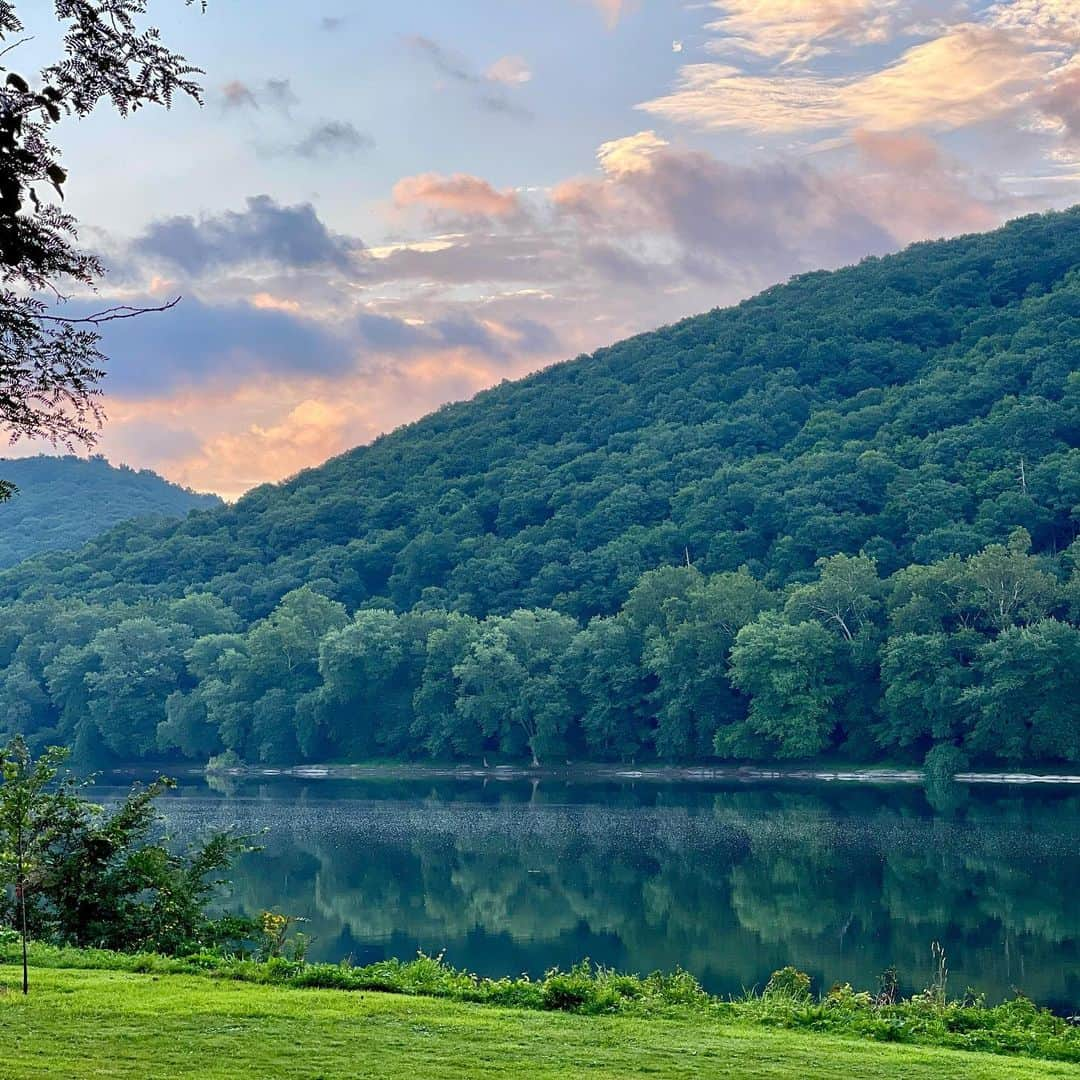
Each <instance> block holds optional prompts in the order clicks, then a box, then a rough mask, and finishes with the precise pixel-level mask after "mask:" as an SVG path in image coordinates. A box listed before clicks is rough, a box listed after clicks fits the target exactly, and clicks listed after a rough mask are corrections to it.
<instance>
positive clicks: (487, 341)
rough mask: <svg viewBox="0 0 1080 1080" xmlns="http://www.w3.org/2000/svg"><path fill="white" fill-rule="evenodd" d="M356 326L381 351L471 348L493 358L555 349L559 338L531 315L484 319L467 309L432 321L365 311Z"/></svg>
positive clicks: (430, 350) (365, 342)
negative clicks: (522, 317)
mask: <svg viewBox="0 0 1080 1080" xmlns="http://www.w3.org/2000/svg"><path fill="white" fill-rule="evenodd" d="M356 326H357V329H358V331H359V335H360V340H361V341H362V342H363V344H364V345H365V346H367V347H368V348H370V349H372V350H374V351H376V352H378V353H380V354H384V355H385V354H394V355H397V354H409V353H416V352H425V353H428V354H432V353H438V352H441V351H444V350H448V349H468V350H471V351H472V352H474V353H478V354H481V355H483V356H486V357H490V358H492V359H496V360H498V359H502V360H505V359H509V358H510V357H511V356H514V355H530V354H535V353H540V352H551V351H553V350H554V349H556V348H557V347H558V338H557V337H556V336H555V334H554V333H553V331H552V330H551V329H550V327H547V326H544V325H542V324H541V323H538V322H535V321H534V320H531V319H521V318H519V319H512V320H509V321H506V322H498V321H496V320H493V319H480V318H476V317H475V316H473V315H471V314H469V313H468V312H464V311H456V312H451V313H450V314H447V315H443V316H441V317H438V318H435V319H432V320H430V321H417V320H411V321H408V320H405V319H399V318H394V317H392V316H387V315H378V314H372V313H369V312H365V313H363V314H361V315H360V316H358V318H357V320H356Z"/></svg>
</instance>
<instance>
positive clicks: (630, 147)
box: [596, 131, 668, 176]
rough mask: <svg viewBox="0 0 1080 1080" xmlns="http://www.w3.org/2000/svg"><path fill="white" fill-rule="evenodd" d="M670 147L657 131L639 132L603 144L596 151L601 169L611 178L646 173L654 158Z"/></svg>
mask: <svg viewBox="0 0 1080 1080" xmlns="http://www.w3.org/2000/svg"><path fill="white" fill-rule="evenodd" d="M667 146H668V143H667V141H666V140H665V139H661V138H660V137H659V136H658V135H657V134H656V132H655V131H639V132H638V133H637V134H636V135H628V136H626V138H623V139H612V140H611V141H610V142H606V143H601V144H600V149H599V150H597V151H596V158H597V160H598V161H599V162H600V167H601V168H602V169H603V170H604V172H606V173H608V174H609V175H611V176H625V175H626V174H627V173H635V172H644V171H647V170H648V169H649V168H650V167H651V162H652V158H653V157H654V156H655V155H656V154H658V153H660V151H661V150H664V149H665V148H666V147H667Z"/></svg>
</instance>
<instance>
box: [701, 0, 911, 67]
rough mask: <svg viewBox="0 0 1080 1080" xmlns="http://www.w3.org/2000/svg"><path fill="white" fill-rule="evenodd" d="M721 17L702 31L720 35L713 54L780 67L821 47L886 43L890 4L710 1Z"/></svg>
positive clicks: (872, 0) (885, 0) (886, 0)
mask: <svg viewBox="0 0 1080 1080" xmlns="http://www.w3.org/2000/svg"><path fill="white" fill-rule="evenodd" d="M712 6H713V7H714V8H717V9H719V10H720V11H721V12H722V13H723V15H722V17H721V18H719V19H717V20H715V21H714V22H711V23H708V24H707V25H706V30H709V31H712V32H714V33H720V34H722V35H723V38H722V40H720V41H716V42H713V43H712V45H711V48H712V49H713V51H732V50H745V51H746V52H750V53H753V54H755V55H757V56H762V57H768V58H770V59H781V60H782V62H784V63H792V62H795V61H797V60H804V59H808V58H809V57H810V56H812V55H814V53H815V52H817V51H819V50H821V48H822V47H823V46H822V43H824V42H832V41H836V40H844V41H848V42H855V43H859V44H866V43H869V42H881V41H885V40H887V39H888V37H889V35H890V31H891V30H892V24H893V17H894V15H895V14H896V9H897V7H898V6H899V5H898V4H897V2H896V0H714V2H713V3H712Z"/></svg>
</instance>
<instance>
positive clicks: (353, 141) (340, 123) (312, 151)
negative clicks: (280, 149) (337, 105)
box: [288, 120, 375, 158]
mask: <svg viewBox="0 0 1080 1080" xmlns="http://www.w3.org/2000/svg"><path fill="white" fill-rule="evenodd" d="M374 145H375V140H374V139H373V138H372V137H371V136H370V135H368V134H367V133H366V132H363V131H358V130H357V128H356V127H355V125H353V124H351V123H350V122H349V121H347V120H324V121H323V122H322V123H320V124H316V125H315V127H313V128H312V129H311V130H310V131H309V132H308V133H307V134H306V135H304V136H303V137H302V138H301V139H299V140H297V141H296V142H295V143H293V144H291V145H290V146H289V148H288V149H289V151H290V152H291V153H293V154H295V155H296V156H297V157H302V158H322V157H330V156H333V155H337V154H359V153H363V152H364V151H365V150H370V149H371V148H372V147H373V146H374Z"/></svg>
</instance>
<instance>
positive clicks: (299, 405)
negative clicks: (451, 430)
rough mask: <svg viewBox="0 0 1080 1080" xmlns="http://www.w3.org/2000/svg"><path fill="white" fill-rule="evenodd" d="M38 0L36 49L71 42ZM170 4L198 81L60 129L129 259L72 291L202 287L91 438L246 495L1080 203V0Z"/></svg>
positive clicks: (110, 339)
mask: <svg viewBox="0 0 1080 1080" xmlns="http://www.w3.org/2000/svg"><path fill="white" fill-rule="evenodd" d="M21 6H22V8H23V9H24V10H23V11H22V12H20V14H22V16H23V18H24V21H25V22H26V23H27V24H28V25H27V29H28V32H29V33H30V34H31V35H32V36H33V40H31V41H29V42H27V43H26V44H24V45H22V46H20V47H19V49H18V50H16V52H15V53H13V54H12V55H9V56H8V57H6V58H5V62H6V63H8V64H10V66H11V67H12V68H14V69H16V70H20V65H21V67H22V68H23V69H26V68H31V67H33V66H34V65H35V64H40V62H42V61H43V60H45V59H48V58H51V57H52V55H53V52H54V51H55V48H56V29H55V25H50V22H49V18H48V15H49V10H48V8H49V7H51V5H45V4H43V3H42V4H37V3H27V2H26V0H23V3H22V5H21ZM149 10H150V21H151V22H152V23H153V24H154V25H157V26H159V27H160V28H161V31H162V36H163V39H164V40H165V41H166V43H167V44H169V45H170V46H171V47H173V48H174V49H177V50H179V51H180V52H182V53H184V54H185V55H186V56H187V57H188V58H189V59H190V60H191V61H192V62H193V63H195V64H197V65H198V66H200V67H201V68H203V69H204V72H205V74H204V75H203V76H202V82H203V85H204V88H205V103H204V104H203V105H202V106H201V107H200V106H198V105H196V104H194V103H192V102H189V101H177V102H176V104H175V106H174V108H173V109H172V110H171V111H168V112H166V111H164V110H154V109H146V110H142V111H139V112H137V113H136V114H134V115H133V116H131V117H128V118H120V117H118V116H116V115H115V114H111V113H109V112H107V111H105V110H99V111H98V112H97V113H95V114H93V115H92V116H91V117H90V118H88V119H84V120H79V121H65V122H64V123H63V124H62V125H61V127H60V129H59V131H58V139H57V141H58V142H59V144H60V145H61V147H62V148H63V151H64V161H65V164H66V166H67V167H68V169H69V172H70V179H69V181H68V184H67V190H66V205H67V208H68V209H69V210H71V211H72V212H73V213H75V214H76V215H77V216H78V218H79V219H80V221H81V223H82V233H81V235H82V241H83V242H84V243H85V244H86V245H87V246H88V247H91V248H93V249H94V250H96V251H98V252H99V253H100V254H101V255H102V256H103V258H104V261H105V263H106V265H107V266H108V268H109V272H108V275H107V277H106V278H105V280H104V281H103V282H102V284H101V286H100V289H99V295H98V296H97V297H85V296H75V297H73V298H72V300H71V305H72V308H73V310H77V309H80V308H81V309H85V308H86V307H87V306H90V307H100V306H105V305H106V304H108V303H115V302H122V303H146V304H159V303H162V302H164V301H166V300H169V299H172V298H173V297H175V296H181V297H182V298H183V299H182V301H181V303H180V304H179V305H178V306H177V307H175V308H173V309H172V310H170V311H168V312H164V313H161V314H149V315H145V316H143V317H140V318H138V319H135V320H129V321H125V322H123V323H117V324H113V325H112V326H110V327H109V328H108V331H107V334H106V340H105V348H106V352H107V353H108V355H109V356H110V364H109V375H108V378H107V380H106V382H105V387H104V389H105V392H106V397H105V402H104V404H105V409H106V412H107V415H108V419H107V422H106V425H105V427H104V429H103V431H102V435H101V439H100V443H99V446H98V448H97V449H98V450H99V451H100V452H102V453H104V454H106V455H107V456H108V457H109V458H110V460H112V461H114V462H125V463H127V464H130V465H133V466H136V467H150V468H153V469H155V470H157V471H158V472H160V473H162V474H163V475H165V476H167V477H168V478H170V479H172V480H175V481H177V482H179V483H182V484H185V485H188V486H191V487H194V488H196V489H198V490H205V491H215V492H218V493H219V494H221V495H223V496H224V497H226V498H235V497H236V496H238V495H239V494H241V493H242V492H243V491H245V490H246V489H248V488H250V487H252V486H254V485H256V484H258V483H262V482H265V481H275V480H280V479H282V478H284V477H286V476H289V475H291V474H293V473H295V472H297V471H298V470H299V469H301V468H305V467H307V466H310V465H316V464H318V463H320V462H322V461H324V460H325V459H326V458H328V457H330V456H332V455H334V454H337V453H340V452H342V451H344V450H347V449H349V448H350V447H352V446H355V445H358V444H360V443H364V442H367V441H370V440H371V439H372V438H374V437H375V436H377V435H378V434H380V433H381V432H384V431H388V430H390V429H392V428H394V427H396V426H398V425H399V424H402V423H405V422H408V421H410V420H414V419H416V418H418V417H419V416H422V415H424V414H425V413H428V412H430V411H431V410H433V409H435V408H437V407H438V406H439V405H440V404H442V403H444V402H447V401H454V400H460V399H463V398H467V397H470V396H472V395H473V394H474V393H476V392H477V391H478V390H481V389H483V388H485V387H488V386H491V385H493V384H495V383H498V382H500V381H501V380H503V379H512V378H516V377H519V376H522V375H524V374H527V373H529V372H532V371H535V370H537V369H539V368H542V367H544V366H546V365H548V364H551V363H553V362H556V361H559V360H563V359H567V358H569V357H572V356H575V355H578V354H580V353H583V352H588V351H591V350H592V349H595V348H597V347H599V346H601V345H604V344H608V343H611V342H613V341H617V340H619V339H621V338H623V337H626V336H628V335H630V334H632V333H635V332H637V331H640V330H646V329H651V328H653V327H656V326H659V325H662V324H664V323H668V322H672V321H674V320H676V319H678V318H681V317H683V316H686V315H690V314H694V313H697V312H701V311H705V310H708V309H710V308H713V307H717V306H723V305H727V304H730V303H733V302H736V301H738V300H740V299H742V298H744V297H747V296H749V295H752V294H754V293H756V292H758V291H760V290H761V289H762V288H764V287H766V286H768V285H771V284H774V283H776V282H780V281H784V280H786V279H787V278H789V277H790V276H791V275H793V274H796V273H800V272H803V271H806V270H811V269H817V268H832V267H836V266H841V265H846V264H849V263H852V262H856V261H858V260H859V259H861V258H863V257H865V256H867V255H880V254H884V253H886V252H889V251H895V250H897V249H899V248H901V247H903V246H904V245H906V244H909V243H911V242H913V241H917V240H922V239H932V238H937V237H941V236H950V235H956V234H959V233H964V232H972V231H980V230H985V229H989V228H993V227H994V226H995V225H997V224H999V223H1001V222H1004V221H1006V220H1008V219H1010V218H1014V217H1017V216H1019V215H1021V214H1024V213H1029V212H1033V211H1038V210H1044V209H1050V208H1062V207H1066V206H1071V205H1073V204H1075V203H1077V202H1080V0H1000V2H983V0H957V2H956V3H951V2H950V0H714V2H708V0H706V2H693V3H685V2H677V0H455V2H454V3H447V2H446V0H396V2H395V3H393V4H386V3H383V2H381V0H364V2H358V0H351V2H350V0H311V2H309V3H306V4H296V3H295V2H293V0H210V2H209V4H208V6H207V8H206V10H205V12H203V11H201V10H200V8H199V6H198V5H197V4H196V5H193V6H185V5H184V4H183V3H182V2H181V0H151V2H150V4H149ZM16 55H17V57H18V59H17V60H16ZM39 450H40V447H37V446H34V445H32V444H26V443H22V444H18V445H17V446H16V448H15V452H16V453H20V452H21V453H30V452H38V451H39Z"/></svg>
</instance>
